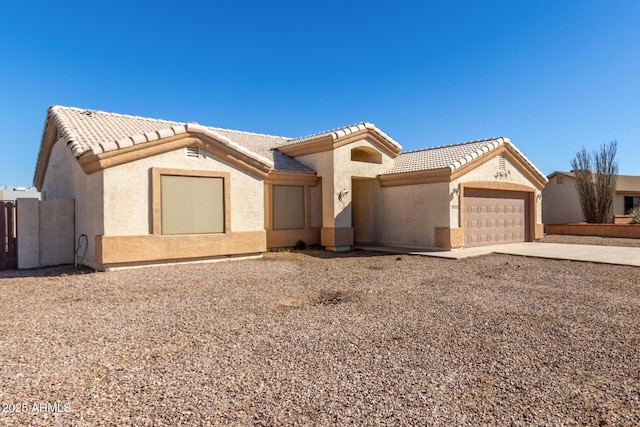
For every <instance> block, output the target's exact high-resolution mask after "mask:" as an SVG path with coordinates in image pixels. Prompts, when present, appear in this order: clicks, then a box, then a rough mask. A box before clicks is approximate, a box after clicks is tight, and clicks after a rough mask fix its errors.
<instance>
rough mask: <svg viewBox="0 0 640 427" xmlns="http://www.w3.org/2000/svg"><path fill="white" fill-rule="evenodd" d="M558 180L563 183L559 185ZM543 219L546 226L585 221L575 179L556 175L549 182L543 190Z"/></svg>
mask: <svg viewBox="0 0 640 427" xmlns="http://www.w3.org/2000/svg"><path fill="white" fill-rule="evenodd" d="M558 178H560V180H561V182H562V183H558ZM621 210H624V209H621ZM542 219H543V221H544V223H545V224H571V223H575V222H583V221H584V220H585V219H584V215H583V214H582V208H580V198H579V197H578V191H577V190H576V182H575V179H574V178H572V177H570V176H566V175H556V176H554V177H552V178H551V179H550V180H549V182H548V183H547V185H546V186H545V187H544V190H542Z"/></svg>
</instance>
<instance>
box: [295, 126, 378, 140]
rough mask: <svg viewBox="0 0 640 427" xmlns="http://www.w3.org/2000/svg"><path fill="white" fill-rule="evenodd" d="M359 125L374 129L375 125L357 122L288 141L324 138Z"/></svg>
mask: <svg viewBox="0 0 640 427" xmlns="http://www.w3.org/2000/svg"><path fill="white" fill-rule="evenodd" d="M360 125H362V126H365V127H366V126H367V125H370V126H373V127H375V125H374V124H373V123H371V122H357V123H354V124H351V125H346V126H340V127H337V128H334V129H329V130H323V131H321V132H315V133H311V134H309V135H304V136H299V137H297V138H291V139H289V141H296V140H301V139H309V140H310V139H315V138H316V137H318V138H319V137H320V136H324V135H327V134H331V133H333V132H337V131H339V130H343V129H348V128H352V127H354V126H360Z"/></svg>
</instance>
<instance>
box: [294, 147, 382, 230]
mask: <svg viewBox="0 0 640 427" xmlns="http://www.w3.org/2000/svg"><path fill="white" fill-rule="evenodd" d="M363 147H364V148H367V149H373V150H376V151H380V150H379V149H378V148H377V147H376V146H375V145H374V144H373V143H371V142H369V141H368V140H367V139H366V138H364V139H361V140H358V141H354V142H352V143H349V144H345V145H343V146H340V147H337V148H335V149H334V150H331V151H325V152H321V153H314V154H308V155H305V156H300V157H296V160H298V161H299V162H300V163H302V164H304V165H306V166H308V167H310V168H311V169H313V170H315V171H316V172H317V174H318V176H319V177H321V178H322V212H323V214H322V217H323V221H322V226H323V227H351V217H352V212H351V197H352V195H353V189H352V188H351V183H352V181H351V179H352V178H354V177H355V178H375V177H377V176H378V175H379V174H380V173H382V172H383V171H385V170H387V169H389V168H391V167H392V166H393V158H391V157H390V156H388V155H387V154H385V153H381V154H382V159H381V160H382V163H380V164H377V163H368V162H360V161H353V160H351V150H352V149H354V148H363ZM342 190H347V191H348V193H347V195H346V196H345V197H343V199H342V201H340V200H339V199H338V195H339V193H340V192H341V191H342Z"/></svg>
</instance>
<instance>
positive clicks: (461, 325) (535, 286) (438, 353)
mask: <svg viewBox="0 0 640 427" xmlns="http://www.w3.org/2000/svg"><path fill="white" fill-rule="evenodd" d="M639 272H640V270H639V269H638V268H635V267H624V266H612V265H599V264H591V263H579V262H570V261H553V260H541V259H533V258H521V257H513V256H507V255H490V256H485V257H478V258H470V259H464V260H457V261H456V260H448V259H439V258H428V257H420V256H407V255H403V256H401V257H398V256H396V255H384V254H379V253H370V252H366V251H354V252H351V253H348V254H341V255H338V254H332V253H327V252H321V251H304V252H292V253H287V252H280V253H268V254H265V256H264V258H262V259H257V260H246V261H238V262H226V263H215V264H191V265H179V266H166V267H153V268H141V269H134V270H127V271H117V272H110V273H93V274H72V270H65V269H49V270H45V271H44V272H43V271H42V270H36V271H31V272H20V273H19V274H17V273H16V272H13V273H5V274H4V275H3V276H1V277H4V278H0V291H1V292H0V312H1V313H2V317H1V318H0V325H1V326H2V330H3V331H4V334H3V335H2V336H1V337H0V360H1V361H2V364H1V366H0V379H1V383H0V384H1V385H0V403H2V405H3V407H2V409H3V410H4V411H3V412H2V413H0V424H2V425H8V426H19V425H20V426H22V425H43V426H44V425H61V426H62V425H91V426H101V425H138V426H147V425H148V426H151V425H153V426H163V425H166V426H174V425H257V426H261V425H265V426H267V425H268V426H271V425H358V426H361V425H434V426H451V425H461V426H464V425H515V426H520V425H522V426H525V425H526V426H529V425H594V426H595V425H609V426H634V425H640V401H639V396H640V346H639V344H640V280H638V276H639V275H638V273H639ZM64 273H66V275H65V274H64ZM42 403H44V408H45V409H46V410H44V411H34V405H35V406H36V408H37V409H40V408H41V404H42ZM16 404H17V405H20V408H21V410H22V409H24V408H26V410H25V411H24V412H19V413H16V412H12V411H10V410H11V409H15V407H16ZM56 404H58V406H56ZM11 405H13V406H11ZM47 405H48V406H47ZM56 408H59V409H60V411H54V410H55V409H56ZM66 409H68V411H66V412H65V410H66Z"/></svg>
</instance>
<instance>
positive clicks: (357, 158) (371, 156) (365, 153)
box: [351, 147, 382, 164]
mask: <svg viewBox="0 0 640 427" xmlns="http://www.w3.org/2000/svg"><path fill="white" fill-rule="evenodd" d="M351 161H353V162H365V163H376V164H382V154H381V153H380V152H379V151H377V150H374V149H373V148H370V147H356V148H354V149H352V150H351Z"/></svg>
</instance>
